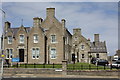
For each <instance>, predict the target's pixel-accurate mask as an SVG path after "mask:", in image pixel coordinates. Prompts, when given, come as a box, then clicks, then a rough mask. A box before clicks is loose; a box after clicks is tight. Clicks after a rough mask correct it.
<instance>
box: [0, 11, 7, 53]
mask: <svg viewBox="0 0 120 80" xmlns="http://www.w3.org/2000/svg"><path fill="white" fill-rule="evenodd" d="M0 10H1V11H2V13H3V14H4V19H3V20H4V21H3V23H5V20H6V13H5V11H4V10H3V9H0ZM2 33H4V25H2ZM2 41H3V42H2V46H1V49H2V53H3V51H4V34H2Z"/></svg>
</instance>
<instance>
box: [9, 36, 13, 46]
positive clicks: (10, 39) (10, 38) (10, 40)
mask: <svg viewBox="0 0 120 80" xmlns="http://www.w3.org/2000/svg"><path fill="white" fill-rule="evenodd" d="M8 44H12V36H8Z"/></svg>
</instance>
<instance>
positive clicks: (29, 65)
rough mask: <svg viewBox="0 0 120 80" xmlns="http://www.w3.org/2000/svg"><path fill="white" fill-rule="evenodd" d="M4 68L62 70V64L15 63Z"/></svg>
mask: <svg viewBox="0 0 120 80" xmlns="http://www.w3.org/2000/svg"><path fill="white" fill-rule="evenodd" d="M4 67H5V68H62V64H54V63H53V64H36V63H34V64H27V63H25V64H20V63H16V64H14V65H11V64H8V65H7V66H4Z"/></svg>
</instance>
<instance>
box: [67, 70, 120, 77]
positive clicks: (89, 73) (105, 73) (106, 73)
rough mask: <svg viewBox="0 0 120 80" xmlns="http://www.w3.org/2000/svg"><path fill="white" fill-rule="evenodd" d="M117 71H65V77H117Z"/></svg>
mask: <svg viewBox="0 0 120 80" xmlns="http://www.w3.org/2000/svg"><path fill="white" fill-rule="evenodd" d="M119 74H120V72H119V71H118V70H114V71H107V70H99V71H98V70H96V71H79V70H78V71H75V70H72V71H70V70H69V71H67V75H85V76H119Z"/></svg>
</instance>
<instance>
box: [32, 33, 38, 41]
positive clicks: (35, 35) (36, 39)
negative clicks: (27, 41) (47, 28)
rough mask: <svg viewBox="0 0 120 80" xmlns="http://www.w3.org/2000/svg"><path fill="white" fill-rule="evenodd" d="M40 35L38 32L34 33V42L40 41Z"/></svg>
mask: <svg viewBox="0 0 120 80" xmlns="http://www.w3.org/2000/svg"><path fill="white" fill-rule="evenodd" d="M38 37H39V36H38V34H34V35H33V42H34V43H38Z"/></svg>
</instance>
